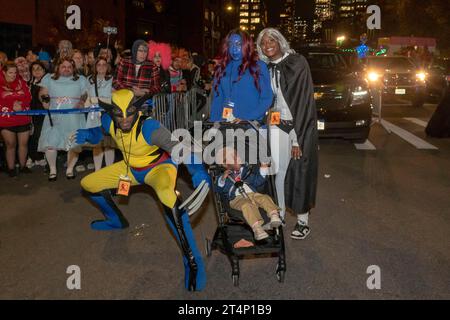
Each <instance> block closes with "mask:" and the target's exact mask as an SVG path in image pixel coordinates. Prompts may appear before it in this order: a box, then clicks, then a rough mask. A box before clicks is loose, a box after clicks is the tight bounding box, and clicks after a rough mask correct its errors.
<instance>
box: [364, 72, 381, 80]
mask: <svg viewBox="0 0 450 320" xmlns="http://www.w3.org/2000/svg"><path fill="white" fill-rule="evenodd" d="M380 78H381V74H379V73H378V72H375V71H370V72H369V73H368V74H367V80H369V81H370V82H377V81H378V80H380Z"/></svg>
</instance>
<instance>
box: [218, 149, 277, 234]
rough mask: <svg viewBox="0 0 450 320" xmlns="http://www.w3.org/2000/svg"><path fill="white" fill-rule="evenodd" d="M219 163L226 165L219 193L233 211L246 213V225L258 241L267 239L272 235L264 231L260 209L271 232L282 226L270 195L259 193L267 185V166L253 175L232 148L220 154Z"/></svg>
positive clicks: (219, 182) (253, 172) (223, 150)
mask: <svg viewBox="0 0 450 320" xmlns="http://www.w3.org/2000/svg"><path fill="white" fill-rule="evenodd" d="M216 162H217V163H218V164H223V167H224V168H225V169H226V170H225V172H224V173H223V174H222V175H221V176H220V178H219V179H218V180H217V190H218V192H219V193H221V194H222V196H223V197H224V199H225V201H228V202H229V205H230V207H231V208H232V209H235V210H239V211H241V212H242V213H243V215H244V218H245V221H246V222H247V223H248V225H249V226H250V227H251V228H252V230H253V233H254V236H255V240H257V241H259V240H263V239H266V238H268V237H269V235H268V234H267V232H266V231H264V229H263V228H262V226H263V224H264V219H263V218H262V216H261V214H260V212H259V208H262V209H264V211H266V212H267V215H268V216H269V217H270V227H271V228H278V227H279V226H280V225H281V219H280V217H279V214H278V212H279V208H278V206H277V205H276V204H275V203H274V202H273V200H272V198H271V197H270V196H269V195H267V194H261V193H259V192H257V190H258V189H259V188H261V187H262V186H264V184H265V183H266V175H267V174H268V173H269V167H268V165H267V164H265V165H263V164H262V165H261V166H260V168H259V170H258V171H256V170H254V171H252V170H251V168H250V166H249V165H247V164H242V163H243V161H242V160H241V159H240V158H239V156H238V155H237V152H236V151H235V150H234V149H233V148H229V147H225V148H223V149H220V150H219V151H218V152H217V155H216Z"/></svg>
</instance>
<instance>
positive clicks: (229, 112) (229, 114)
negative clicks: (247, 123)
mask: <svg viewBox="0 0 450 320" xmlns="http://www.w3.org/2000/svg"><path fill="white" fill-rule="evenodd" d="M233 109H234V102H232V101H227V102H226V103H225V105H224V106H223V113H222V118H223V119H224V120H226V121H227V122H232V121H234V120H235V119H236V118H235V117H234V115H233Z"/></svg>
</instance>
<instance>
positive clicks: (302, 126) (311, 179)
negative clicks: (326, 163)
mask: <svg viewBox="0 0 450 320" xmlns="http://www.w3.org/2000/svg"><path fill="white" fill-rule="evenodd" d="M276 68H277V69H278V70H280V86H281V90H282V92H283V97H284V99H285V100H286V103H287V104H288V106H289V109H290V110H291V113H292V117H293V118H294V129H295V132H296V133H297V139H298V144H299V145H300V148H301V150H302V152H303V156H302V157H301V158H300V160H294V159H291V161H290V163H289V167H288V170H287V174H286V179H285V182H284V183H285V202H286V207H288V208H290V209H292V210H293V211H294V212H295V213H297V214H298V213H306V212H309V210H310V209H311V208H313V207H314V206H315V203H316V191H317V175H318V166H319V162H318V161H319V156H318V147H317V146H318V132H317V111H316V104H315V101H314V85H313V81H312V77H311V71H310V69H309V65H308V62H307V61H306V59H305V58H304V57H303V56H302V55H298V54H290V55H288V56H287V57H286V58H285V59H284V60H282V61H281V62H280V63H278V64H277V66H276Z"/></svg>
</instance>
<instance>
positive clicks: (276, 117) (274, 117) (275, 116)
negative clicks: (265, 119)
mask: <svg viewBox="0 0 450 320" xmlns="http://www.w3.org/2000/svg"><path fill="white" fill-rule="evenodd" d="M280 123H281V116H280V113H279V112H272V113H271V114H270V124H271V125H273V126H275V125H279V124H280Z"/></svg>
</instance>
